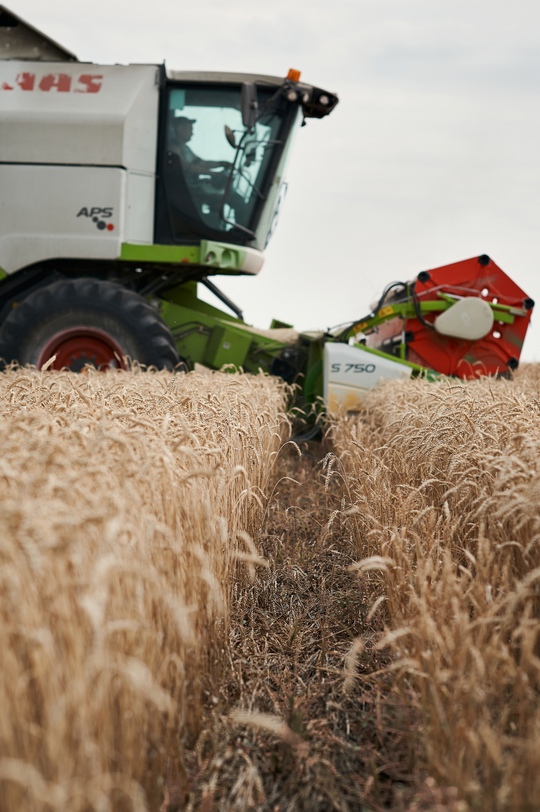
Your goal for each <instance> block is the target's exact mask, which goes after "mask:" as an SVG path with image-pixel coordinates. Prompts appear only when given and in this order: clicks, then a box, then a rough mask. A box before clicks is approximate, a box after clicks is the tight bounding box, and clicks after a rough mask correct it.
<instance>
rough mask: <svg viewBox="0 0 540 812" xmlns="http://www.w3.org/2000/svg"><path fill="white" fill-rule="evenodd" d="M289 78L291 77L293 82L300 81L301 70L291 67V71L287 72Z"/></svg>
mask: <svg viewBox="0 0 540 812" xmlns="http://www.w3.org/2000/svg"><path fill="white" fill-rule="evenodd" d="M287 79H290V81H291V82H299V81H300V71H299V70H295V68H289V72H288V74H287Z"/></svg>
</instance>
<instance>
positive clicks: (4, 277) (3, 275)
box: [0, 268, 7, 281]
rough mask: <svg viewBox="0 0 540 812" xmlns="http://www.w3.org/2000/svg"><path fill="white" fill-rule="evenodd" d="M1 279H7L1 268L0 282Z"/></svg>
mask: <svg viewBox="0 0 540 812" xmlns="http://www.w3.org/2000/svg"><path fill="white" fill-rule="evenodd" d="M2 279H7V273H6V272H5V271H4V269H3V268H0V281H1V280H2Z"/></svg>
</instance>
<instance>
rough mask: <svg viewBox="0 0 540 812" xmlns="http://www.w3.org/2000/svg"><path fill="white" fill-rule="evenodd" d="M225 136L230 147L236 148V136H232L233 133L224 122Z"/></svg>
mask: <svg viewBox="0 0 540 812" xmlns="http://www.w3.org/2000/svg"><path fill="white" fill-rule="evenodd" d="M225 138H226V139H227V141H228V142H229V144H230V145H231V147H232V148H233V149H236V138H235V137H234V133H233V131H232V130H231V128H230V127H227V125H226V124H225Z"/></svg>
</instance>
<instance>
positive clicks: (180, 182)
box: [164, 86, 283, 242]
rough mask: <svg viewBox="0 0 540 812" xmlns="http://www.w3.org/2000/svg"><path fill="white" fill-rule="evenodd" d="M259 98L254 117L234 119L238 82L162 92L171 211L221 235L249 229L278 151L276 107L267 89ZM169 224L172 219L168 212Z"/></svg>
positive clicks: (237, 109)
mask: <svg viewBox="0 0 540 812" xmlns="http://www.w3.org/2000/svg"><path fill="white" fill-rule="evenodd" d="M258 96H259V108H260V114H259V119H258V121H257V123H256V124H255V126H254V127H253V128H252V130H250V131H249V132H248V131H246V128H245V127H244V126H243V124H242V116H241V109H240V107H241V95H240V87H236V88H231V87H227V86H226V87H220V86H213V87H208V86H207V87H200V86H191V87H190V86H186V87H182V88H179V87H175V88H172V89H171V90H170V91H169V97H168V109H167V133H166V164H165V167H164V173H166V174H168V184H167V195H168V199H169V205H170V206H171V208H172V210H173V211H172V214H173V215H174V212H175V211H176V213H177V214H178V215H179V217H178V218H177V223H178V226H177V230H179V232H182V229H184V230H185V222H184V221H185V218H187V219H188V220H190V221H191V222H194V221H199V223H202V224H204V225H205V226H207V227H208V228H209V229H210V230H212V231H219V232H222V233H224V234H227V233H229V232H236V233H238V232H243V235H244V239H243V241H244V242H245V238H246V234H247V235H249V234H252V233H253V231H252V229H253V228H254V226H255V225H256V223H255V221H256V217H257V212H258V210H259V209H260V205H262V203H263V202H264V199H265V196H266V193H267V188H268V185H269V184H270V182H271V180H272V179H271V177H270V176H269V169H270V166H271V164H272V158H273V155H274V153H275V152H276V151H280V149H281V142H280V141H279V133H280V130H281V127H282V123H283V112H282V105H281V104H280V103H279V99H278V100H277V101H276V100H274V98H273V97H272V94H271V93H270V92H269V91H268V90H267V89H262V90H261V91H259V93H258ZM173 222H174V217H173Z"/></svg>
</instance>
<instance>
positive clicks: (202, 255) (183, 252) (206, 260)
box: [120, 240, 248, 274]
mask: <svg viewBox="0 0 540 812" xmlns="http://www.w3.org/2000/svg"><path fill="white" fill-rule="evenodd" d="M247 256H248V252H247V251H246V249H245V248H241V247H240V246H237V245H229V244H228V243H221V242H213V241H211V240H201V243H200V245H140V244H137V243H127V242H125V243H122V248H121V251H120V259H122V260H127V261H129V262H140V263H141V264H145V265H147V264H154V265H198V266H200V267H201V268H205V269H206V268H212V269H215V270H218V271H219V272H220V273H222V274H226V273H231V274H238V273H242V272H245V267H246V261H247Z"/></svg>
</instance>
